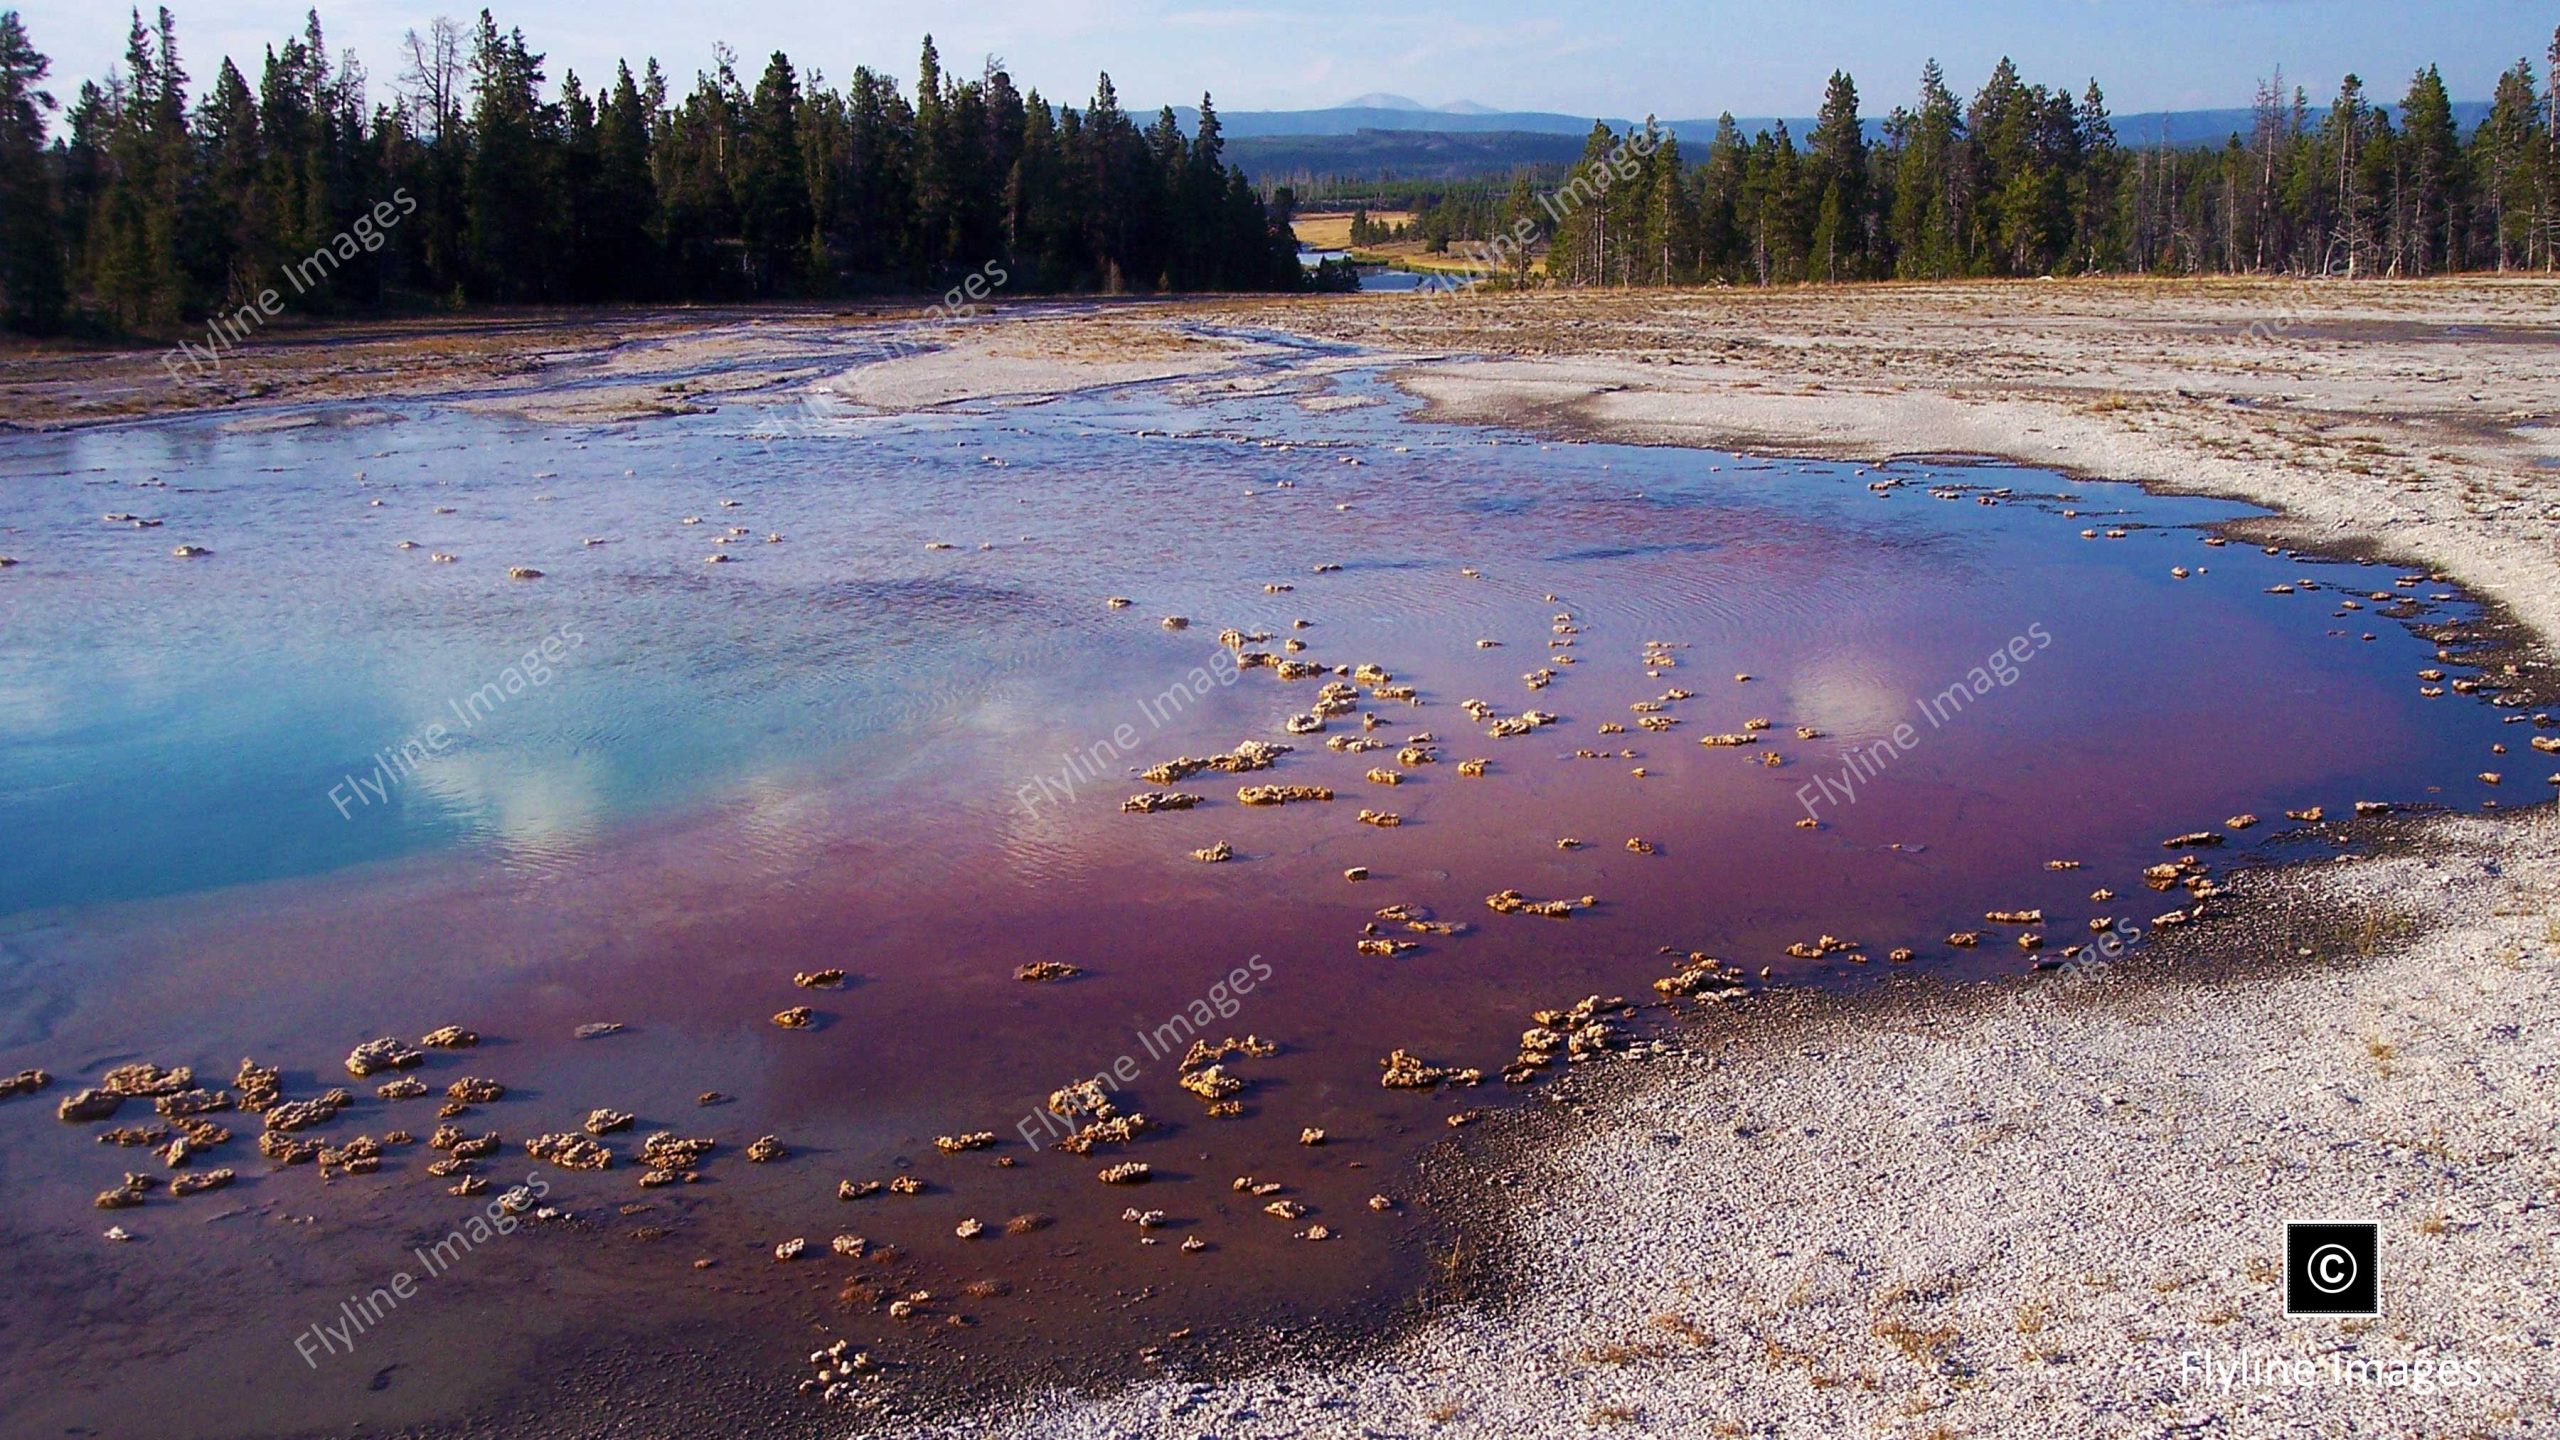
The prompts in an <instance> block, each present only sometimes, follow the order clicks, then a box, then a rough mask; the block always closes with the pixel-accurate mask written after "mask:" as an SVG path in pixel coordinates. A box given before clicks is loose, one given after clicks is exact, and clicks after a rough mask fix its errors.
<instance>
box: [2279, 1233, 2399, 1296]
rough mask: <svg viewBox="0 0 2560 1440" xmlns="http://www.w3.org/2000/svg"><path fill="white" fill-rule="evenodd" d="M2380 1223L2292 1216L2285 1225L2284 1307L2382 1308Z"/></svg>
mask: <svg viewBox="0 0 2560 1440" xmlns="http://www.w3.org/2000/svg"><path fill="white" fill-rule="evenodd" d="M2381 1250H2382V1235H2381V1227H2380V1226H2378V1225H2373V1224H2368V1223H2362V1222H2356V1221H2346V1222H2334V1221H2319V1222H2313V1221H2302V1220H2291V1221H2287V1222H2286V1223H2285V1227H2284V1313H2285V1314H2287V1315H2375V1314H2379V1313H2381V1308H2382V1307H2381V1301H2380V1297H2381V1293H2382V1288H2381V1283H2380V1282H2381V1273H2380V1272H2381V1268H2382V1266H2381V1258H2382V1257H2381Z"/></svg>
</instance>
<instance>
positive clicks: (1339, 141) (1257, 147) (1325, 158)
mask: <svg viewBox="0 0 2560 1440" xmlns="http://www.w3.org/2000/svg"><path fill="white" fill-rule="evenodd" d="M1222 118H1223V117H1222ZM1581 156H1582V137H1581V136H1580V135H1578V134H1576V135H1556V134H1545V135H1541V134H1536V133H1533V132H1530V131H1526V130H1488V131H1482V132H1472V133H1465V134H1453V133H1451V132H1448V131H1445V130H1361V131H1357V132H1354V133H1352V134H1349V135H1253V136H1248V137H1246V138H1244V139H1241V140H1230V141H1228V142H1227V163H1228V164H1230V165H1234V166H1237V167H1238V168H1240V169H1242V170H1243V171H1244V173H1245V174H1247V175H1249V176H1251V177H1253V178H1254V179H1257V180H1275V181H1279V182H1281V183H1283V184H1286V183H1288V182H1290V181H1291V180H1293V179H1297V178H1300V177H1315V176H1330V177H1334V178H1338V179H1355V180H1385V179H1397V180H1463V179H1467V178H1470V177H1472V176H1479V175H1507V174H1509V173H1510V172H1511V171H1513V170H1516V169H1518V168H1519V167H1521V166H1523V165H1570V164H1572V163H1573V162H1574V161H1575V160H1578V159H1580V158H1581Z"/></svg>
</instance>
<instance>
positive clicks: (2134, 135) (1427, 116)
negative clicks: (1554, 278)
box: [1173, 94, 2489, 145]
mask: <svg viewBox="0 0 2560 1440" xmlns="http://www.w3.org/2000/svg"><path fill="white" fill-rule="evenodd" d="M2379 108H2382V109H2385V110H2390V109H2393V108H2394V107H2391V106H2382V107H2379ZM2321 109H2322V107H2321V106H2319V105H2317V104H2315V105H2314V106H2313V108H2312V116H2313V118H2314V120H2315V121H2316V120H2317V118H2318V116H2319V114H2320V113H2321ZM1173 113H1174V115H1175V117H1176V118H1177V119H1179V120H1180V121H1181V122H1182V128H1183V129H1184V130H1186V131H1188V130H1193V129H1195V128H1196V127H1197V126H1198V125H1199V123H1200V111H1199V109H1198V107H1196V106H1190V105H1177V106H1175V107H1174V109H1173ZM2488 113H2489V103H2488V102H2487V101H2485V100H2462V101H2457V102H2455V104H2454V107H2453V117H2454V120H2455V122H2456V123H2458V124H2460V125H2461V126H2462V127H2463V128H2464V129H2465V130H2468V129H2470V128H2471V127H2472V126H2474V125H2477V124H2479V123H2480V121H2481V119H2482V118H2483V117H2484V116H2486V115H2487V114H2488ZM1594 118H1595V117H1593V116H1589V115H1566V114H1560V113H1558V112H1556V111H1552V110H1495V109H1490V108H1488V107H1485V106H1482V105H1478V104H1476V103H1475V102H1473V101H1468V100H1461V101H1456V102H1454V103H1452V104H1450V105H1447V106H1444V107H1442V108H1440V109H1436V110H1435V109H1431V108H1429V107H1426V106H1424V105H1423V104H1422V103H1421V102H1420V101H1418V100H1412V99H1408V98H1407V97H1405V96H1402V95H1386V94H1378V95H1363V96H1360V97H1359V98H1358V99H1357V100H1355V101H1354V102H1352V103H1351V104H1348V105H1336V106H1333V107H1331V108H1329V109H1323V110H1221V111H1219V112H1218V126H1219V128H1220V129H1221V130H1223V131H1224V132H1225V133H1226V136H1227V138H1228V139H1231V140H1235V139H1243V138H1245V137H1248V136H1260V135H1292V136H1306V135H1354V134H1358V133H1359V132H1360V131H1363V130H1436V131H1443V132H1446V133H1449V134H1465V133H1468V132H1480V131H1488V130H1515V131H1519V132H1522V133H1524V134H1531V135H1575V136H1579V135H1585V134H1588V133H1590V130H1591V122H1592V120H1593V119H1594ZM1598 118H1603V119H1606V120H1607V121H1608V122H1609V124H1610V125H1611V126H1612V127H1613V128H1615V129H1619V130H1624V129H1626V128H1627V127H1628V126H1629V125H1630V124H1632V123H1634V122H1632V121H1630V120H1629V119H1627V118H1626V117H1625V116H1603V117H1598ZM1781 118H1783V119H1784V120H1785V121H1786V123H1787V129H1788V130H1789V131H1791V132H1793V133H1795V134H1798V135H1802V134H1804V133H1805V132H1806V131H1808V130H1810V129H1812V128H1813V117H1812V116H1810V115H1789V116H1784V117H1780V116H1771V115H1737V116H1735V117H1734V121H1735V123H1736V124H1738V125H1740V126H1741V127H1742V133H1744V134H1745V135H1748V134H1751V133H1752V132H1754V131H1756V130H1763V129H1767V128H1769V127H1770V126H1773V125H1775V124H1777V123H1778V121H1779V120H1780V119H1781ZM2113 119H2114V122H2115V127H2116V134H2117V136H2118V137H2119V138H2121V139H2123V140H2124V141H2126V142H2127V143H2128V144H2133V143H2141V144H2156V143H2162V142H2164V141H2165V143H2168V144H2171V145H2215V144H2220V143H2221V142H2222V141H2223V140H2224V139H2226V138H2228V137H2229V136H2230V135H2232V134H2233V133H2235V132H2237V133H2241V134H2246V133H2247V132H2248V130H2249V127H2250V126H2251V125H2252V124H2254V123H2255V121H2254V120H2253V119H2252V115H2251V111H2250V110H2249V108H2248V107H2247V106H2232V107H2229V108H2225V109H2213V110H2146V111H2139V112H2135V113H2131V114H2123V115H2117V116H2114V117H2113ZM1662 125H1663V128H1664V129H1666V130H1670V131H1672V132H1673V133H1675V134H1677V135H1679V136H1680V137H1681V139H1682V140H1683V141H1684V142H1686V143H1689V144H1692V145H1695V144H1698V143H1701V142H1703V141H1704V140H1705V139H1706V137H1708V136H1710V135H1713V134H1714V133H1715V129H1716V122H1715V117H1713V116H1708V117H1706V118H1703V119H1698V118H1692V119H1686V120H1665V121H1663V122H1662ZM1866 128H1867V133H1868V134H1869V135H1870V136H1875V135H1881V134H1882V133H1883V132H1884V120H1883V118H1882V117H1881V116H1870V117H1868V119H1867V121H1866Z"/></svg>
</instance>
